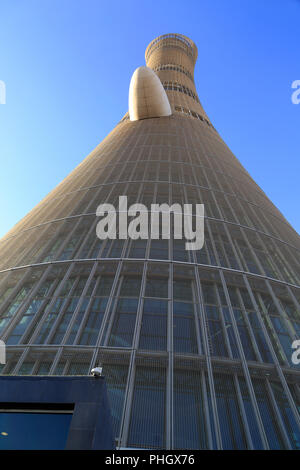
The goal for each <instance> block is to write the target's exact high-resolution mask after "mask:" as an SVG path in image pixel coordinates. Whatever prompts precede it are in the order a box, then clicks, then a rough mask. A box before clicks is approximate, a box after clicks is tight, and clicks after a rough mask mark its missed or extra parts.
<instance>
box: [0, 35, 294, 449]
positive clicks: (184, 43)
mask: <svg viewBox="0 0 300 470" xmlns="http://www.w3.org/2000/svg"><path fill="white" fill-rule="evenodd" d="M146 57H147V65H148V66H149V67H151V68H152V69H153V70H155V71H156V73H157V75H158V76H159V78H160V80H161V81H162V83H165V84H168V85H165V88H166V93H167V95H168V98H169V101H170V105H171V108H172V113H173V114H172V115H171V116H169V117H161V118H152V119H151V118H150V119H143V120H140V121H130V119H128V115H126V116H125V118H123V119H122V120H121V121H120V123H119V124H118V125H117V126H116V127H115V129H114V130H113V131H112V132H111V133H110V134H109V136H108V137H107V138H106V139H105V140H104V141H103V142H102V143H101V144H100V145H99V146H98V147H97V148H96V149H95V150H94V151H93V152H92V153H91V154H90V155H89V156H88V157H87V158H86V159H85V160H83V162H82V163H81V164H80V165H79V166H78V167H77V168H75V170H74V171H73V172H72V173H71V174H70V175H69V176H68V177H67V178H66V179H65V180H64V181H63V182H62V183H61V184H60V185H59V186H57V187H56V188H55V189H54V190H53V191H52V192H51V193H50V194H49V195H48V196H46V198H44V199H43V201H42V202H41V203H40V204H39V205H38V206H36V207H35V208H34V209H33V210H32V211H31V212H30V213H29V214H28V215H27V216H26V217H24V219H22V220H21V221H20V222H19V223H18V224H17V225H16V226H15V227H13V229H12V230H11V231H10V232H9V233H8V234H7V235H6V236H5V237H4V238H3V239H2V240H1V244H0V263H1V266H0V267H1V271H0V338H1V339H2V340H4V341H5V342H6V344H7V363H6V364H5V365H2V366H1V373H2V374H5V375H7V374H12V375H16V374H19V375H26V374H29V375H50V376H51V375H86V374H89V371H90V370H91V368H92V367H94V366H95V365H97V364H101V365H102V367H103V372H104V375H105V377H106V381H107V385H108V390H109V397H110V403H111V408H112V415H113V423H114V431H115V435H116V437H117V441H118V445H119V446H120V447H122V448H123V447H137V448H146V449H157V448H166V449H299V448H300V416H299V408H300V388H299V387H300V366H299V365H295V364H293V362H292V353H293V350H292V347H291V345H292V342H293V340H295V339H298V338H299V334H300V307H299V305H300V290H299V273H300V270H299V266H300V258H299V249H300V243H299V236H298V234H297V233H296V232H295V231H294V230H293V228H292V227H291V226H290V225H289V223H288V222H287V221H286V220H285V218H284V217H283V216H282V214H281V213H280V212H279V211H278V210H277V208H276V207H275V206H274V205H273V204H272V202H271V201H270V200H269V199H268V198H267V197H266V195H265V194H264V192H263V191H262V190H261V189H260V188H259V187H258V186H257V185H256V183H255V182H254V181H253V180H252V179H251V177H250V176H249V174H248V173H247V172H246V170H245V169H244V168H243V167H242V165H241V164H240V163H239V161H238V160H237V159H236V157H235V156H234V155H233V154H232V153H231V152H230V150H229V149H228V147H227V146H226V145H225V143H224V142H223V141H222V139H221V137H220V136H219V134H218V133H217V131H216V130H215V129H214V127H213V125H212V124H211V123H210V120H209V118H208V117H207V116H206V113H205V111H204V109H203V108H202V106H201V103H200V102H199V101H198V98H197V99H195V97H198V95H197V91H196V88H195V83H194V80H193V70H194V65H195V61H196V58H197V49H196V46H195V45H194V43H193V42H192V41H191V40H189V39H188V38H185V37H183V36H180V35H165V36H161V37H159V38H157V39H156V40H155V41H153V43H151V44H150V46H149V47H148V49H147V51H146ZM120 195H127V197H128V205H130V204H133V203H136V202H140V203H142V204H145V205H146V206H147V207H148V206H149V205H150V204H152V203H157V204H162V203H167V204H174V203H179V204H181V205H183V204H204V210H205V243H204V246H203V248H202V249H201V250H198V251H189V250H186V249H185V243H184V241H183V240H176V239H173V238H172V237H171V239H170V240H166V239H160V240H151V239H148V240H142V239H137V240H131V239H126V240H118V239H116V240H104V241H101V240H99V239H98V238H97V236H96V224H97V218H96V209H97V207H98V205H99V204H102V203H104V202H108V203H110V204H114V205H115V206H116V207H117V206H118V198H119V196H120ZM171 233H172V230H171Z"/></svg>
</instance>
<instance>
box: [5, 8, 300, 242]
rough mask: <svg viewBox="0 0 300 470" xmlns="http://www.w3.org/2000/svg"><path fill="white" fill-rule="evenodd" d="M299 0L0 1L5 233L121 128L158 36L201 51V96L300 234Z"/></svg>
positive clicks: (233, 147) (216, 123)
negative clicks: (136, 76) (134, 80)
mask: <svg viewBox="0 0 300 470" xmlns="http://www.w3.org/2000/svg"><path fill="white" fill-rule="evenodd" d="M299 21H300V1H298V0H252V1H250V0H226V1H225V0H214V1H213V0H191V1H178V0H173V1H172V2H171V1H169V0H168V1H167V0H159V1H157V0H151V2H149V1H145V0H139V1H137V0H126V1H120V0H117V1H113V0H111V1H102V0H0V80H3V81H4V82H5V84H6V104H5V105H0V159H1V162H0V165H1V166H0V168H1V174H0V192H1V198H0V210H1V217H0V236H3V235H4V234H5V233H6V232H7V231H8V230H9V229H10V228H11V227H12V226H13V225H14V224H15V223H16V222H18V220H20V219H21V218H22V217H23V216H24V215H26V213H27V212H28V211H30V210H31V209H32V208H33V207H34V206H35V205H36V204H37V203H38V202H39V201H40V200H41V199H42V198H43V197H44V196H45V195H46V194H47V193H48V192H49V191H50V190H51V189H53V188H54V187H55V186H56V185H57V184H58V183H59V182H60V181H61V180H62V179H63V178H64V177H65V176H66V175H67V174H68V173H69V172H70V171H71V170H72V169H73V168H74V167H75V166H76V165H77V164H78V163H80V161H81V160H82V159H83V158H84V157H85V156H86V155H87V154H88V153H89V152H90V151H91V150H92V149H93V148H94V147H95V146H96V145H97V144H98V143H99V142H100V141H101V140H102V139H103V138H104V137H105V136H106V135H107V134H108V133H109V132H110V131H111V130H112V128H113V127H114V126H115V125H116V124H117V122H118V121H119V120H120V118H121V117H122V116H123V115H124V114H125V113H126V111H127V109H128V88H129V82H130V78H131V75H132V73H133V71H134V70H135V68H136V67H138V66H140V65H144V51H145V48H146V46H147V45H148V43H149V42H150V41H151V40H152V39H154V38H155V37H156V36H159V35H160V34H165V33H170V32H172V33H175V32H176V33H181V34H185V35H187V36H189V37H190V38H191V39H193V40H194V41H195V43H196V44H197V46H198V52H199V56H198V61H197V64H196V70H195V81H196V86H197V91H198V94H199V97H200V100H201V102H202V104H203V106H204V108H205V110H206V112H207V114H208V115H209V117H210V119H211V120H212V122H213V124H214V126H215V127H216V129H217V130H218V131H219V133H220V134H221V136H222V138H223V139H224V140H225V142H226V143H227V145H228V146H229V147H230V149H231V150H232V151H233V153H234V154H235V155H236V156H237V157H238V158H239V160H240V161H241V163H242V164H243V165H244V166H245V168H246V169H247V170H248V171H249V173H250V174H251V175H252V177H253V178H254V179H255V181H256V182H257V183H258V184H259V185H260V186H261V187H262V189H263V190H264V191H265V192H266V194H267V195H268V196H269V197H270V199H271V200H272V201H273V202H274V204H275V205H276V206H277V207H278V208H279V209H280V210H281V212H282V213H283V214H284V216H285V217H286V218H287V220H288V221H289V222H290V223H291V224H292V225H293V226H294V228H295V229H296V230H297V231H298V232H299V231H300V211H299V202H300V188H299V173H300V171H299V170H300V159H299V153H300V151H299V149H300V104H299V105H295V104H292V101H291V95H292V92H293V90H292V88H291V84H292V82H293V81H294V80H300V49H299V42H300V41H299V39H300V27H299Z"/></svg>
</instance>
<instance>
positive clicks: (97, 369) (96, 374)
mask: <svg viewBox="0 0 300 470" xmlns="http://www.w3.org/2000/svg"><path fill="white" fill-rule="evenodd" d="M91 374H92V376H93V377H101V375H102V367H94V369H92V370H91Z"/></svg>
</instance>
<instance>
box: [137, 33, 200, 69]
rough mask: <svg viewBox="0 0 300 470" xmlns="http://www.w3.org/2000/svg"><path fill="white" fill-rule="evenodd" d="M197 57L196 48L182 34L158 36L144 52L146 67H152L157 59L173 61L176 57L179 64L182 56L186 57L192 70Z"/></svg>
mask: <svg viewBox="0 0 300 470" xmlns="http://www.w3.org/2000/svg"><path fill="white" fill-rule="evenodd" d="M197 55H198V50H197V46H196V44H195V43H194V42H193V41H192V40H191V39H190V38H188V37H187V36H184V35H183V34H174V33H170V34H163V35H162V36H158V37H157V38H155V39H153V41H151V42H150V44H149V46H148V47H147V49H146V52H145V59H146V64H147V66H148V67H152V62H153V59H154V58H157V57H159V58H160V59H161V58H162V57H164V59H167V58H169V59H173V60H174V59H175V57H176V58H177V60H179V62H182V56H183V57H184V56H185V57H186V56H187V58H188V59H189V62H191V65H192V68H194V65H195V62H196V60H197ZM154 61H156V60H155V59H154ZM184 62H185V60H184Z"/></svg>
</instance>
